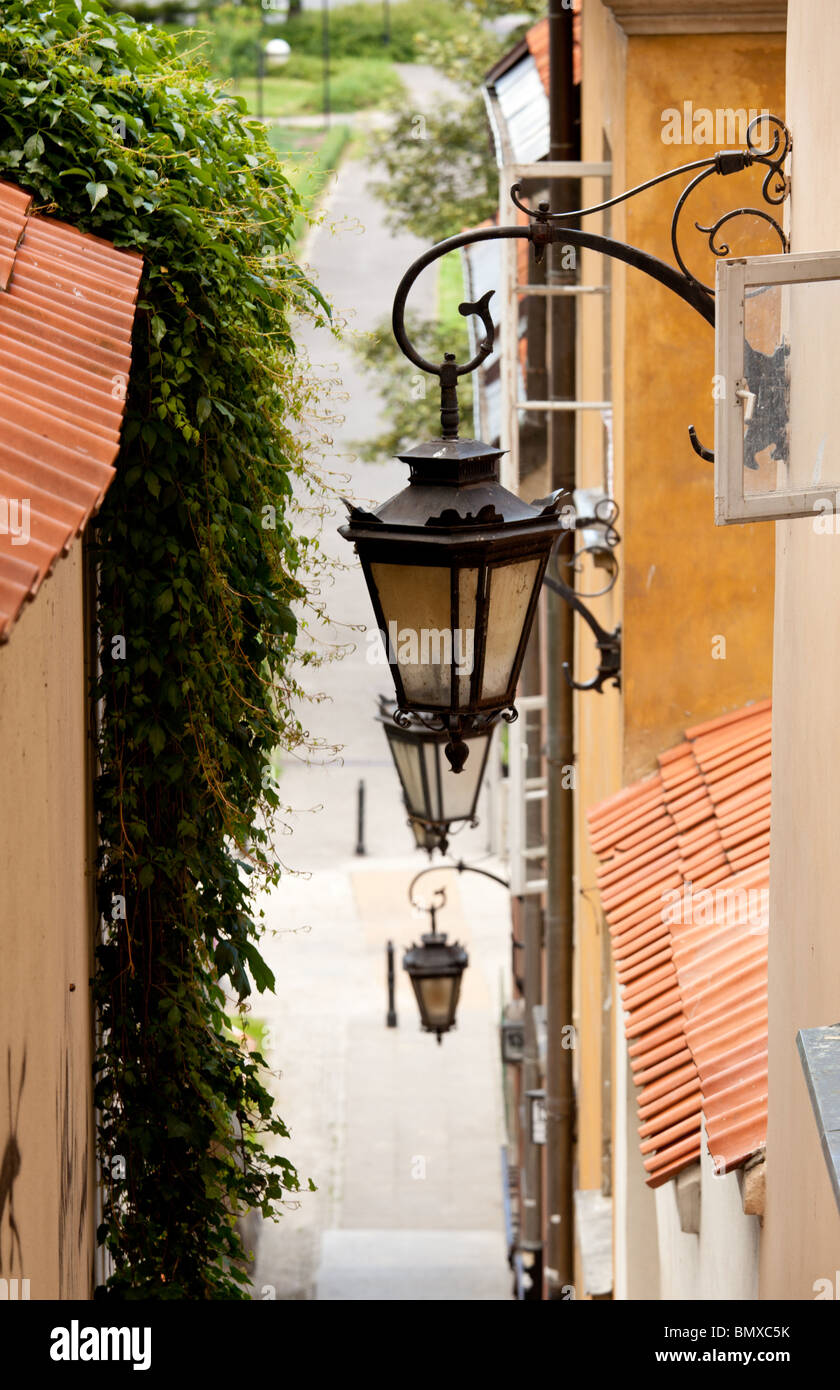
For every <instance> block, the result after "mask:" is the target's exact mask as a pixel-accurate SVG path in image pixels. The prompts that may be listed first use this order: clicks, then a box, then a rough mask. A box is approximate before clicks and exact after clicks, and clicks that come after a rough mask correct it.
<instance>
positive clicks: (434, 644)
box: [370, 561, 478, 709]
mask: <svg viewBox="0 0 840 1390" xmlns="http://www.w3.org/2000/svg"><path fill="white" fill-rule="evenodd" d="M370 571H371V579H372V581H373V584H374V586H375V588H376V591H377V594H378V596H379V603H380V606H381V609H382V616H383V619H384V622H385V627H386V636H387V638H388V639H389V641H390V643H391V646H392V647H393V651H392V652H389V655H390V656H391V657H392V659H395V660H396V661H397V663H398V665H399V668H400V677H401V679H402V683H403V689H404V690H405V698H406V700H407V701H408V702H409V703H410V704H413V705H420V706H425V707H427V708H431V709H434V708H440V707H441V706H444V707H446V706H449V705H450V704H451V702H452V663H453V661H454V662H455V664H456V667H458V668H459V669H458V670H457V672H456V703H457V704H458V705H467V704H469V699H470V689H471V681H472V670H473V659H474V652H475V626H476V621H475V619H476V597H477V593H478V570H477V569H475V568H465V569H462V570H460V572H458V584H457V587H458V628H457V631H453V627H452V622H453V612H452V571H451V570H450V569H449V568H448V567H444V566H441V565H393V564H386V563H384V562H382V561H374V562H372V563H371V567H370Z"/></svg>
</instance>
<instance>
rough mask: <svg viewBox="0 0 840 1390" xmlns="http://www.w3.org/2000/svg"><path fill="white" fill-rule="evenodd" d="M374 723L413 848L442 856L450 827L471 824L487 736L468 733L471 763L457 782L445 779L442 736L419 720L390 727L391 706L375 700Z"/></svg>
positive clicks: (490, 734) (390, 702)
mask: <svg viewBox="0 0 840 1390" xmlns="http://www.w3.org/2000/svg"><path fill="white" fill-rule="evenodd" d="M379 720H380V722H381V724H382V726H383V728H384V730H385V736H386V738H387V740H388V747H389V748H390V750H391V756H392V758H393V759H394V766H395V767H396V769H397V776H398V777H399V779H400V785H401V786H402V790H403V798H404V800H405V806H406V810H407V811H408V817H409V823H410V825H411V828H412V830H413V831H414V835H415V838H416V840H417V844H418V846H419V847H420V848H421V849H425V850H427V851H428V853H429V854H430V855H431V854H432V853H433V851H434V850H435V849H439V850H440V852H441V854H445V853H446V851H447V848H448V841H449V833H450V827H451V826H453V825H458V826H460V825H464V824H467V823H469V824H470V825H475V824H477V822H476V816H475V813H476V806H477V803H478V797H479V793H480V791H481V783H482V779H483V776H484V769H485V767H486V766H487V755H488V753H489V750H490V743H491V740H492V737H493V731H492V729H491V728H489V729H481V730H472V731H471V732H470V733H468V734H467V735H465V741H466V743H467V745H468V747H469V749H470V752H471V754H472V757H471V758H470V760H469V767H468V769H467V770H466V772H465V775H464V776H463V777H459V778H457V779H456V778H454V777H451V776H447V773H448V772H449V769H448V767H447V766H446V762H445V760H444V745H445V743H446V741H447V738H448V735H447V733H446V731H445V730H441V729H435V728H429V726H428V725H427V724H425V723H423V721H422V720H420V719H412V720H410V721H409V722H408V724H402V725H400V724H395V723H394V702H393V700H388V699H385V697H384V696H380V699H379Z"/></svg>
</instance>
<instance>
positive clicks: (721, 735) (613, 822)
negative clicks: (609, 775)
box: [588, 701, 771, 1187]
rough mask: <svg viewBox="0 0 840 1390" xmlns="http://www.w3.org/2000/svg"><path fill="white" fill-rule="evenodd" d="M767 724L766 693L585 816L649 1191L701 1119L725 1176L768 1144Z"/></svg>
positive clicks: (695, 1135)
mask: <svg viewBox="0 0 840 1390" xmlns="http://www.w3.org/2000/svg"><path fill="white" fill-rule="evenodd" d="M770 725H771V709H770V702H769V701H763V702H762V703H761V704H756V705H751V706H747V707H746V708H745V709H742V710H737V711H735V712H734V713H732V714H727V715H723V716H721V717H720V718H719V719H713V720H709V721H708V722H707V723H705V724H701V725H698V726H697V727H696V728H694V729H690V730H689V731H688V733H687V736H686V742H684V743H681V744H679V745H678V746H677V747H676V748H672V749H669V750H668V751H667V752H665V753H663V754H662V756H661V757H660V758H659V760H658V761H659V771H658V772H657V773H655V774H654V775H653V776H652V777H647V778H645V779H644V780H643V781H641V782H638V783H635V784H634V785H633V786H630V787H625V788H623V789H622V791H620V792H618V793H617V794H616V795H615V796H613V797H610V798H608V799H607V800H606V801H604V802H601V803H600V804H599V805H598V806H595V807H593V808H592V810H591V811H590V812H589V817H588V819H589V823H590V827H591V840H592V844H593V848H594V849H595V852H596V853H597V855H598V856H599V858H600V859H601V861H602V862H601V868H600V871H599V873H598V876H597V877H598V885H599V889H600V892H601V899H602V903H603V906H604V911H605V913H606V916H607V920H608V924H609V929H610V938H611V942H612V949H613V958H614V961H615V968H616V974H617V976H618V980H619V984H620V985H621V988H622V1002H623V1006H624V1011H625V1015H626V1034H627V1039H628V1044H629V1047H628V1051H629V1056H630V1064H631V1068H632V1071H633V1076H634V1080H635V1082H636V1085H637V1086H638V1087H639V1092H638V1097H637V1099H638V1106H639V1121H640V1124H639V1138H640V1148H641V1152H642V1155H643V1158H644V1165H645V1169H646V1172H647V1175H648V1177H647V1181H648V1183H649V1184H650V1185H651V1186H654V1187H655V1186H658V1185H659V1184H660V1183H662V1182H666V1181H667V1180H668V1179H669V1178H671V1177H673V1176H674V1175H675V1174H676V1173H678V1172H679V1171H680V1169H681V1168H683V1167H685V1166H686V1164H688V1163H692V1162H694V1160H695V1159H696V1158H697V1156H698V1155H699V1152H700V1134H701V1121H705V1126H706V1134H707V1138H708V1144H709V1149H710V1152H711V1153H712V1155H713V1157H714V1160H715V1164H716V1166H717V1167H718V1169H719V1170H720V1171H728V1170H729V1169H731V1168H734V1167H737V1166H738V1164H740V1163H743V1162H744V1161H745V1159H746V1158H747V1157H748V1156H749V1155H750V1154H751V1153H753V1152H755V1151H756V1150H757V1149H759V1148H760V1147H761V1146H762V1144H763V1143H764V1140H765V1136H766V1130H767V900H768V889H769V852H770V848H769V847H770ZM628 831H630V832H632V833H629V834H628ZM666 894H668V896H667V897H666V896H665V895H666Z"/></svg>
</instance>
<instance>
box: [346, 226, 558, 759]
mask: <svg viewBox="0 0 840 1390" xmlns="http://www.w3.org/2000/svg"><path fill="white" fill-rule="evenodd" d="M437 253H438V252H437V249H436V250H435V251H434V253H431V254H433V255H436V254H437ZM429 254H430V253H427V255H426V256H421V257H420V259H419V260H418V261H415V263H414V265H413V266H411V267H410V269H409V270H408V271H407V272H406V274H405V275H404V276H403V279H402V281H401V282H400V285H399V287H398V289H397V294H396V298H395V300H394V315H393V325H394V336H395V338H396V340H397V343H398V344H399V346H400V348H401V349H402V351H403V352H404V353H405V355H406V356H407V357H408V358H409V360H410V361H412V362H414V363H415V365H416V366H419V367H420V368H421V369H422V370H423V371H426V372H430V373H432V374H433V375H434V376H437V377H438V378H439V379H440V385H441V412H440V415H441V437H440V438H439V439H433V440H430V441H429V442H428V443H426V444H418V445H416V446H415V447H414V448H413V449H409V450H408V452H407V453H405V454H401V455H400V458H401V460H402V462H403V463H406V464H408V468H409V480H408V486H407V487H405V488H404V489H403V490H402V492H398V493H397V494H396V496H394V497H391V498H390V499H389V500H388V501H387V502H384V503H383V504H382V506H381V507H378V508H377V510H376V511H375V512H369V511H364V510H363V509H362V508H360V507H355V506H353V505H352V504H351V503H350V502H347V501H346V502H345V505H346V507H347V510H348V512H349V521H348V522H347V523H346V524H345V525H344V526H341V527H340V528H339V530H340V534H341V535H342V536H343V537H344V538H345V540H348V541H352V542H353V544H354V545H355V547H356V552H357V554H358V556H359V559H360V560H361V563H362V569H363V571H364V576H365V581H366V583H367V586H368V591H369V593H370V598H371V602H372V604H373V611H374V614H375V616H376V623H377V626H378V628H379V631H380V633H381V635H382V640H383V643H384V645H385V650H386V654H387V658H388V664H389V666H390V668H391V675H392V677H393V680H394V688H395V690H396V696H397V712H396V715H395V717H396V720H397V723H398V724H399V723H402V724H405V721H406V720H407V719H408V717H409V715H411V714H423V715H425V716H431V717H432V719H433V720H434V721H435V723H436V727H437V728H438V729H439V730H441V731H445V732H446V733H448V735H449V739H448V741H447V743H446V744H445V746H444V752H445V753H446V756H447V758H448V759H449V762H450V764H451V767H452V770H453V771H454V772H460V771H461V770H462V768H463V766H464V764H465V762H466V760H467V756H468V753H469V747H468V744H467V742H466V735H467V734H468V733H471V732H474V731H484V730H487V729H489V728H490V727H491V726H492V725H493V724H494V723H495V722H496V721H497V719H498V718H499V717H500V716H504V717H505V718H507V719H515V718H516V711H515V709H514V707H513V699H514V694H515V691H516V683H517V681H518V679H519V671H520V668H521V666H522V661H523V658H524V655H525V647H526V645H527V642H528V637H529V635H530V632H531V626H532V624H533V621H534V614H535V612H536V606H537V599H538V597H539V592H540V586H541V584H542V580H543V575H544V574H545V569H546V565H547V563H548V558H549V555H550V553H551V550H552V547H553V545H554V542H555V540H556V539H557V536H558V535H559V534H560V531H561V528H562V525H563V523H562V520H561V518H560V516H559V515H558V511H559V508H560V504H561V501H562V498H563V494H562V493H560V492H558V493H555V494H553V495H552V496H551V497H546V498H543V499H541V500H540V501H538V502H534V503H528V502H523V501H522V500H521V499H520V498H519V497H516V496H515V495H514V493H512V492H508V491H507V489H506V488H503V487H502V485H501V483H500V482H499V459H500V458H501V456H502V451H501V450H500V449H495V448H492V447H491V446H490V445H489V444H483V443H482V442H481V441H480V440H477V439H459V438H458V401H457V381H458V377H460V376H463V375H464V374H465V373H466V372H471V371H474V370H475V368H476V367H477V366H479V365H480V363H481V362H483V361H484V359H485V357H487V356H488V354H489V353H490V351H491V350H492V342H493V322H492V319H491V316H490V311H489V307H488V304H489V299H490V294H489V293H488V294H486V295H484V296H483V297H482V299H480V300H478V301H477V302H476V303H475V304H462V305H461V306H460V309H461V312H462V313H463V314H465V315H467V314H477V315H478V316H479V317H480V318H481V320H482V322H483V324H484V326H485V329H486V336H485V338H484V339H483V341H482V342H481V343H480V344H479V347H478V350H477V352H476V354H475V356H474V357H473V358H472V360H471V361H470V362H467V363H465V364H464V365H462V366H459V365H458V364H457V363H456V362H455V359H454V357H453V355H452V354H451V353H447V354H446V357H445V360H444V361H443V362H441V363H437V364H436V363H434V362H429V361H428V360H427V359H426V358H424V357H421V356H420V354H419V353H418V352H417V351H416V350H415V349H414V347H413V346H412V344H411V343H410V342H409V339H408V337H407V335H406V332H405V321H404V308H405V300H406V298H407V295H408V291H409V290H410V288H411V286H412V284H413V283H414V280H415V279H416V277H417V275H418V274H419V272H420V271H421V270H422V268H423V266H424V265H425V264H426V263H427V260H428V257H429Z"/></svg>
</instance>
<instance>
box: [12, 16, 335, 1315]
mask: <svg viewBox="0 0 840 1390" xmlns="http://www.w3.org/2000/svg"><path fill="white" fill-rule="evenodd" d="M2 8H3V21H4V25H3V30H2V33H0V177H3V178H5V179H9V180H13V181H14V182H16V183H18V184H20V185H21V186H23V187H24V188H26V189H28V190H29V191H30V192H31V193H33V194H34V196H35V199H36V202H37V204H38V206H39V210H40V211H41V212H45V213H47V214H53V213H54V214H56V215H58V216H59V217H61V218H62V219H64V220H66V221H68V222H71V223H73V224H74V225H76V226H78V227H80V228H81V229H83V230H85V231H89V232H94V233H96V234H97V235H99V236H103V237H106V238H108V239H109V240H110V241H112V242H113V243H114V244H115V245H116V246H118V247H130V248H133V249H137V250H139V251H140V252H142V254H143V256H144V257H145V267H144V273H143V278H142V282H141V288H140V295H139V301H138V309H137V317H136V326H135V334H134V340H133V368H132V374H131V380H130V387H129V392H128V397H127V402H126V415H125V424H124V429H123V437H122V438H123V442H122V448H121V452H120V455H119V459H118V465H117V474H116V477H115V479H114V481H113V483H112V486H111V488H110V490H109V492H108V494H107V496H106V499H105V503H104V505H103V508H102V510H101V512H100V514H99V517H98V519H97V523H96V526H95V529H94V534H93V540H94V557H95V564H96V570H97V575H98V595H99V607H98V623H99V671H98V674H97V676H96V678H95V689H94V690H93V692H92V694H93V697H94V698H95V700H96V701H98V702H100V706H99V707H100V709H101V725H100V731H99V746H98V756H99V775H98V778H97V785H96V793H95V804H96V813H97V818H98V829H99V838H100V845H101V849H100V856H99V865H98V869H99V872H98V893H99V908H100V912H101V919H100V933H99V940H98V945H97V950H96V968H95V979H94V997H95V1002H96V1007H97V1011H98V1033H97V1036H98V1042H97V1048H96V1059H95V1076H96V1084H95V1102H96V1106H97V1109H98V1114H99V1154H100V1162H101V1164H102V1167H103V1171H104V1173H105V1175H106V1178H107V1184H106V1190H105V1201H104V1213H103V1221H102V1226H101V1229H100V1239H102V1240H103V1241H104V1243H105V1245H106V1247H107V1249H108V1251H109V1253H110V1256H111V1258H112V1261H113V1273H112V1274H111V1276H110V1278H109V1281H108V1291H109V1292H110V1293H112V1294H116V1295H117V1296H122V1297H128V1298H165V1299H172V1298H193V1299H194V1298H237V1297H248V1290H247V1276H246V1274H245V1271H244V1268H243V1250H242V1245H241V1241H240V1238H239V1236H238V1233H237V1229H236V1225H235V1218H236V1216H237V1215H238V1214H241V1213H242V1212H243V1211H244V1210H245V1209H246V1208H248V1207H257V1208H259V1209H260V1210H261V1211H262V1212H263V1213H264V1214H265V1215H272V1214H277V1213H278V1212H279V1210H280V1204H282V1202H283V1201H284V1200H285V1199H286V1198H287V1197H288V1194H289V1193H292V1192H295V1191H297V1190H298V1188H299V1186H300V1179H299V1177H298V1175H297V1173H296V1171H295V1168H294V1167H293V1165H292V1163H291V1162H290V1161H289V1160H288V1159H287V1158H285V1157H283V1156H280V1155H278V1154H276V1153H274V1152H270V1149H271V1148H273V1146H274V1145H275V1143H276V1142H277V1140H278V1139H282V1138H285V1137H287V1131H286V1128H285V1126H284V1124H283V1122H282V1120H281V1119H280V1118H279V1117H277V1116H276V1115H274V1114H273V1112H272V1097H271V1094H270V1092H269V1090H268V1089H267V1087H266V1084H265V1083H266V1078H265V1072H264V1069H263V1067H264V1064H263V1059H262V1058H261V1057H260V1056H259V1055H258V1054H254V1053H251V1054H249V1053H247V1052H245V1051H243V1050H242V1048H240V1046H239V1044H238V1043H237V1041H236V1040H235V1038H234V1037H233V1035H232V1032H231V1029H230V1027H229V1011H230V1005H229V999H230V998H232V997H233V996H236V998H238V999H239V1000H240V1001H244V1000H246V998H247V996H248V994H249V992H250V990H251V988H252V983H253V985H255V986H256V988H257V989H258V990H264V989H270V988H271V987H272V984H273V980H272V976H271V972H270V970H269V968H268V966H267V965H266V963H265V961H264V960H263V958H262V956H261V954H260V950H259V944H258V943H259V937H260V933H261V926H260V923H259V920H258V918H257V917H256V915H255V910H254V906H253V898H252V888H251V886H250V884H251V883H253V884H257V883H259V884H260V885H263V884H266V883H276V882H277V880H278V877H279V870H278V867H277V864H276V862H275V859H274V855H273V851H272V845H271V834H270V828H269V827H270V820H271V817H272V815H273V814H274V813H275V812H276V809H277V806H278V796H277V789H276V786H275V785H274V783H273V782H272V780H271V777H270V775H268V773H267V771H266V769H267V762H268V758H269V755H270V754H271V752H272V750H273V749H274V748H275V747H276V746H277V745H282V746H285V747H290V746H293V745H295V744H298V743H299V742H300V740H301V739H302V737H303V731H302V729H301V726H300V724H299V722H298V719H297V718H296V717H295V715H294V713H293V712H292V704H293V701H294V699H295V696H296V692H297V686H296V682H295V678H294V674H293V659H294V655H295V649H296V626H297V624H296V619H295V615H294V612H293V608H292V605H293V604H295V605H297V607H298V611H301V605H303V610H302V611H303V612H304V614H305V612H306V565H307V563H308V561H309V559H310V558H312V557H313V547H312V546H311V545H308V544H307V542H306V541H305V540H304V538H303V537H301V535H300V534H296V533H295V530H294V529H293V524H292V511H291V496H292V486H293V482H294V481H295V479H297V480H298V482H299V484H300V485H301V486H305V484H306V480H307V477H308V476H309V475H308V472H307V470H308V467H309V465H308V463H307V460H306V458H305V457H304V454H303V453H302V450H301V446H300V444H299V443H298V442H297V439H298V436H299V434H300V424H301V421H302V419H303V418H304V416H305V415H306V414H307V411H308V410H309V409H310V402H311V400H312V394H313V393H312V387H311V386H310V384H309V383H308V381H307V378H306V375H305V372H304V371H303V370H302V368H301V366H300V365H299V364H298V362H297V360H296V357H295V349H294V340H293V336H292V329H291V326H290V316H291V314H292V313H293V312H294V311H297V312H307V313H315V314H316V315H317V316H318V317H319V318H321V319H322V320H323V319H325V317H326V306H325V304H324V302H323V300H321V299H320V296H319V295H318V292H317V291H316V290H315V289H314V287H313V286H312V285H311V284H310V283H309V282H308V281H307V279H306V278H305V276H304V275H303V273H302V271H301V270H300V269H299V267H298V266H297V265H296V264H295V262H294V261H293V259H292V258H291V256H290V254H289V251H288V244H289V238H290V234H291V229H292V225H293V221H294V218H295V216H296V215H297V214H298V212H299V210H300V205H299V202H298V199H297V197H296V195H295V194H294V192H293V190H292V188H291V187H290V185H289V184H288V183H287V182H286V180H285V179H284V177H283V172H282V168H281V166H280V164H279V162H278V160H277V157H276V156H275V155H274V154H273V152H272V151H271V149H270V147H269V146H268V144H267V142H266V140H265V137H264V133H263V131H262V128H261V127H259V126H258V125H256V124H255V123H253V122H251V121H250V120H249V119H248V118H247V115H246V113H245V109H244V103H242V102H241V101H237V100H235V99H232V98H230V97H228V96H225V95H224V94H223V93H221V92H220V91H219V90H218V89H217V88H215V87H214V85H213V84H212V83H210V82H209V81H207V80H206V74H205V73H204V72H203V71H202V70H200V69H197V68H196V67H195V66H194V65H192V64H190V63H187V62H185V61H184V58H183V56H182V55H181V54H180V53H179V51H178V49H177V46H176V44H175V41H174V40H173V39H172V38H170V37H168V36H167V35H165V34H164V33H162V32H161V31H160V30H155V29H153V28H149V27H145V26H138V25H137V24H136V23H135V22H134V21H133V20H132V19H130V18H129V17H127V16H123V15H115V14H113V13H106V12H105V11H104V10H103V9H102V8H101V6H100V5H99V4H98V3H97V0H38V3H32V0H5V3H4V4H3V7H2ZM314 485H315V486H317V483H315V484H314ZM118 637H122V638H123V639H124V651H123V644H121V643H120V642H119V641H117V640H116V639H117V638H118ZM243 859H245V860H247V861H248V865H249V868H250V869H251V870H252V871H253V872H252V874H250V875H246V874H245V873H243V871H242V865H241V861H242V860H243ZM123 1173H124V1176H122V1175H123Z"/></svg>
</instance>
